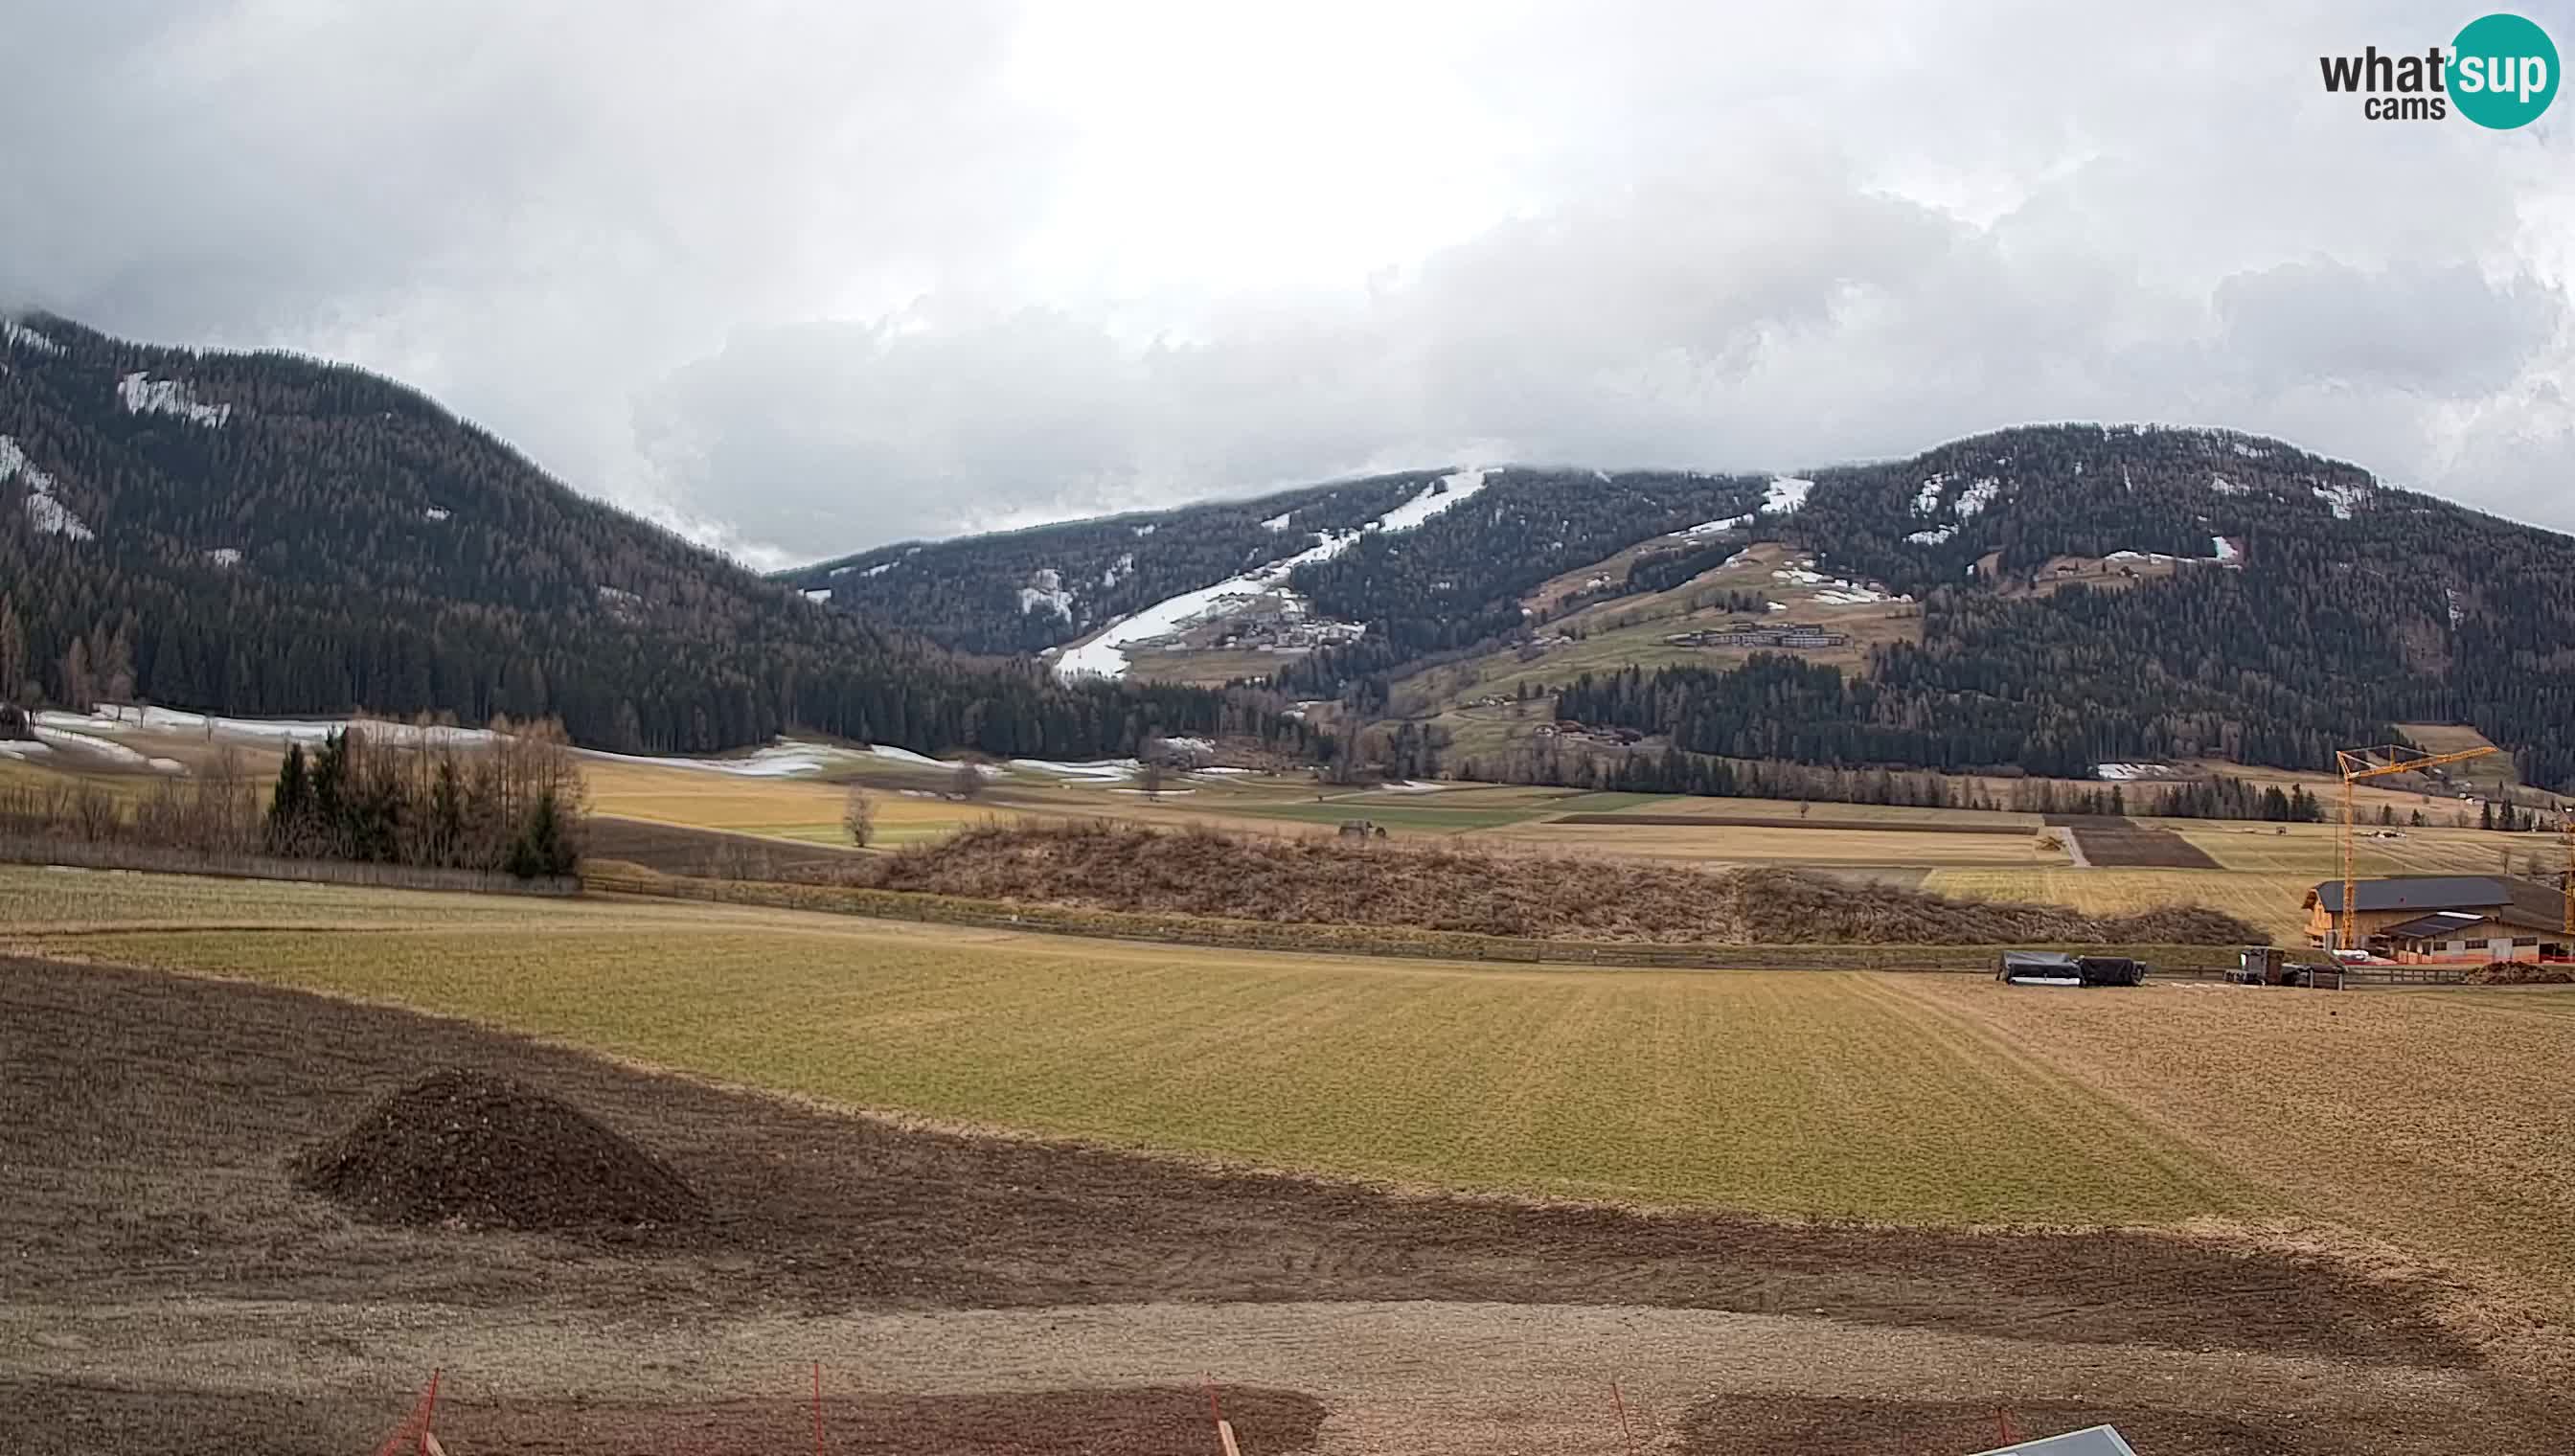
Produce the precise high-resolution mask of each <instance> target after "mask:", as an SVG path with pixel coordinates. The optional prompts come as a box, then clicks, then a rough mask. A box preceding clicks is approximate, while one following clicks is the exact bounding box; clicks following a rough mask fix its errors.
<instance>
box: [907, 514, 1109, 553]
mask: <svg viewBox="0 0 2575 1456" xmlns="http://www.w3.org/2000/svg"><path fill="white" fill-rule="evenodd" d="M1154 531H1155V527H1154V525H1153V524H1152V523H1151V522H1148V523H1147V524H1145V525H1143V526H1139V527H1137V528H1136V534H1137V535H1138V536H1151V535H1153V534H1154ZM920 549H921V548H919V547H914V548H913V551H919V550H920ZM904 555H906V556H910V555H912V552H906V553H904Z"/></svg>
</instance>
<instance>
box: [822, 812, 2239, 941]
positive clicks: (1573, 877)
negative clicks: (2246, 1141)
mask: <svg viewBox="0 0 2575 1456" xmlns="http://www.w3.org/2000/svg"><path fill="white" fill-rule="evenodd" d="M865 873H866V878H865V879H864V880H863V881H862V882H865V883H870V884H873V885H875V886H877V887H879V888H883V889H894V890H911V891H916V892H924V893H932V894H946V895H963V896H967V897H971V898H977V899H998V900H1018V901H1021V902H1023V903H1033V904H1057V905H1071V906H1076V907H1079V908H1085V909H1100V910H1122V911H1134V912H1143V913H1161V914H1183V915H1211V916H1219V917H1224V918H1229V919H1245V920H1272V921H1282V922H1294V923H1302V924H1337V925H1388V926H1405V927H1412V928H1417V929H1427V930H1458V931H1469V932H1473V933H1477V934H1485V935H1513V936H1532V937H1540V938H1558V937H1561V938H1579V939H1607V940H1630V941H1647V942H1662V943H1676V944H1688V943H1693V942H1704V943H1710V944H1734V945H1739V944H1799V943H1803V944H1875V945H1996V944H2004V943H2010V942H2023V941H2026V942H2035V943H2062V944H2073V943H2083V944H2163V945H2239V944H2241V945H2258V944H2260V943H2262V942H2263V941H2264V940H2266V939H2268V938H2269V937H2268V936H2267V935H2266V934H2264V933H2263V932H2262V931H2259V930H2256V929H2255V928H2254V927H2252V926H2251V925H2248V924H2246V923H2245V922H2244V921H2242V920H2239V919H2237V918H2235V917H2234V916H2232V915H2228V914H2224V913H2221V912H2219V911H2216V910H2210V909H2203V908H2199V907H2196V906H2187V905H2170V906H2165V907H2162V908H2159V909H2153V910H2147V911H2143V912H2141V913H2138V914H2132V915H2089V914H2084V913H2082V912H2080V911H2078V910H2074V909H2070V908H2067V907H2065V906H2062V905H2036V904H2016V903H2010V902H2005V901H1995V900H1962V899H1950V898H1947V897H1945V896H1942V895H1936V894H1925V893H1922V892H1921V891H1918V890H1909V889H1901V888H1897V887H1895V886H1892V885H1885V884H1870V885H1864V886H1854V885H1852V884H1850V883H1848V882H1846V881H1843V880H1839V879H1833V878H1828V877H1826V876H1823V875H1817V874H1807V873H1803V872H1800V871H1797V870H1793V869H1766V868H1756V869H1726V870H1717V871H1709V870H1703V869H1694V868H1690V867H1687V866H1683V865H1670V864H1649V863H1636V862H1631V861H1626V860H1614V859H1600V858H1571V857H1564V856H1544V855H1535V854H1493V853H1480V852H1475V851H1472V850H1460V849H1456V848H1453V847H1445V846H1436V845H1416V844H1408V843H1386V842H1373V841H1361V842H1358V843H1351V842H1349V841H1346V840H1339V839H1333V838H1322V837H1287V836H1271V837H1262V836H1249V835H1229V834H1220V833H1215V832H1212V831H1208V830H1190V831H1186V832H1178V833H1174V832H1164V831H1158V830H1155V829H1150V828H1144V827H1140V826H1136V825H1130V824H1118V823H1110V822H1105V821H1103V822H1090V823H1070V824H1049V825H1009V824H988V825H984V826H982V827H979V828H974V829H969V830H967V831H965V832H963V833H959V834H956V835H952V836H951V837H949V838H946V839H942V840H938V841H936V842H932V843H925V844H918V845H914V846H912V847H910V848H907V849H904V850H903V851H901V852H899V853H896V854H890V855H886V856H884V857H882V858H880V859H878V860H876V861H874V862H873V863H872V864H870V865H869V866H868V868H867V870H866V871H865Z"/></svg>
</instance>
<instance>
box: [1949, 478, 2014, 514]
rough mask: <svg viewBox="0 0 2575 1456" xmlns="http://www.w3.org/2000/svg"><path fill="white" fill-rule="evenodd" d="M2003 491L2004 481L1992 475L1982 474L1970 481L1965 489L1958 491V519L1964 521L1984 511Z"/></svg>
mask: <svg viewBox="0 0 2575 1456" xmlns="http://www.w3.org/2000/svg"><path fill="white" fill-rule="evenodd" d="M2002 493H2003V483H2002V482H2000V481H1998V480H1995V479H1994V478H1993V477H1992V476H1981V477H1979V478H1977V479H1976V480H1974V481H1972V482H1970V483H1969V484H1968V486H1967V488H1966V489H1965V490H1963V491H1960V492H1959V493H1958V499H1957V501H1956V503H1955V505H1956V509H1957V512H1958V519H1959V520H1961V521H1964V520H1966V519H1967V518H1968V517H1970V516H1973V515H1975V514H1976V513H1977V512H1979V511H1982V510H1983V509H1985V508H1986V507H1987V506H1990V505H1992V504H1993V503H1994V498H1995V497H1996V496H1999V495H2001V494H2002Z"/></svg>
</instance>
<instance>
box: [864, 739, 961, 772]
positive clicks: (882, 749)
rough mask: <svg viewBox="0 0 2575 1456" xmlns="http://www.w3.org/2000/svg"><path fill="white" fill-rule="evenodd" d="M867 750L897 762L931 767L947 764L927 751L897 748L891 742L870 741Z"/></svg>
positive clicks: (945, 765)
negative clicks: (919, 751) (920, 751)
mask: <svg viewBox="0 0 2575 1456" xmlns="http://www.w3.org/2000/svg"><path fill="white" fill-rule="evenodd" d="M868 751H869V752H870V753H871V754H874V755H875V756H877V757H879V758H892V759H894V760H895V761H896V762H898V763H918V764H921V765H923V766H926V767H931V768H945V767H947V766H948V765H947V764H945V763H943V762H941V761H939V760H938V759H937V758H934V757H932V756H930V755H929V754H928V753H916V752H914V751H913V750H912V749H910V748H899V747H896V746H895V745H894V744H892V743H870V744H868Z"/></svg>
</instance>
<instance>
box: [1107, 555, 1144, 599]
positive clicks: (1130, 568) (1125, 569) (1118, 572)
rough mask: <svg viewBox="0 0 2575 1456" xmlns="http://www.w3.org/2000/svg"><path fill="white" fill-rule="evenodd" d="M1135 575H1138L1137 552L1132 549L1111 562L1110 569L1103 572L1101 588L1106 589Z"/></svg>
mask: <svg viewBox="0 0 2575 1456" xmlns="http://www.w3.org/2000/svg"><path fill="white" fill-rule="evenodd" d="M1134 575H1136V554H1135V553H1134V552H1132V551H1131V552H1129V553H1127V554H1126V555H1125V556H1122V557H1120V558H1119V559H1118V560H1116V561H1114V562H1112V563H1110V564H1109V570H1108V571H1106V572H1103V573H1102V574H1101V577H1100V585H1101V588H1102V589H1103V590H1106V589H1108V588H1111V587H1115V586H1117V585H1118V584H1119V583H1120V582H1123V581H1125V580H1126V579H1128V578H1129V577H1132V576H1134Z"/></svg>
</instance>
